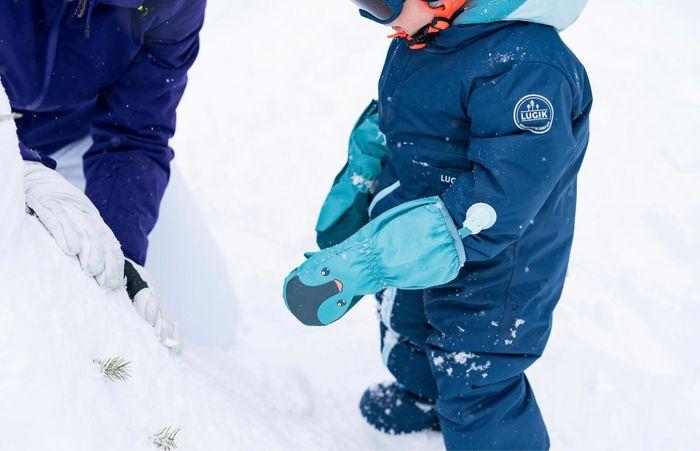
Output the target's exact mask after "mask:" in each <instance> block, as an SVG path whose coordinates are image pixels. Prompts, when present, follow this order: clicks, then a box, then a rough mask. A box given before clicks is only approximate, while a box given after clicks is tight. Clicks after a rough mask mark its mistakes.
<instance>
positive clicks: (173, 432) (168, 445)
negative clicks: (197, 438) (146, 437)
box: [152, 426, 180, 451]
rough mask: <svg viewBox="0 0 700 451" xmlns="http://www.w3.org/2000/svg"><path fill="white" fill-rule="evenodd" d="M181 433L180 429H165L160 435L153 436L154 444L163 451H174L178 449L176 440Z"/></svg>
mask: <svg viewBox="0 0 700 451" xmlns="http://www.w3.org/2000/svg"><path fill="white" fill-rule="evenodd" d="M179 432H180V428H179V427H177V428H176V427H171V426H168V427H164V428H163V429H162V430H161V431H160V432H159V433H157V434H155V435H153V436H152V438H153V444H154V445H156V446H157V447H158V448H160V449H162V450H163V451H172V450H173V449H175V448H177V444H176V443H175V438H176V437H177V434H178V433H179Z"/></svg>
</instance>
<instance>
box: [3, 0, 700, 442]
mask: <svg viewBox="0 0 700 451" xmlns="http://www.w3.org/2000/svg"><path fill="white" fill-rule="evenodd" d="M256 3H257V2H226V1H222V0H218V1H211V2H210V4H209V14H208V20H207V25H206V28H205V31H204V33H203V47H202V53H201V56H200V59H199V61H198V63H197V65H196V66H195V68H194V70H193V71H192V73H191V84H190V88H189V90H188V92H187V94H186V96H185V100H184V102H183V105H182V107H181V109H180V115H179V129H178V135H177V137H176V139H175V142H174V146H175V148H176V149H177V150H178V159H179V162H180V167H181V169H182V171H183V173H184V177H185V178H186V179H187V181H188V182H189V184H190V186H191V188H192V190H193V193H194V195H195V196H196V197H197V198H198V199H199V201H200V202H201V204H202V210H203V212H204V213H205V215H206V216H207V217H208V218H209V220H210V222H211V225H212V227H213V230H214V232H215V234H216V237H217V239H218V240H219V243H220V245H221V247H222V249H223V250H224V252H225V253H226V254H227V256H228V258H229V263H230V265H231V270H232V277H233V280H234V281H235V282H236V288H237V290H238V293H239V295H240V300H241V302H240V308H241V315H242V318H241V323H240V331H239V337H238V339H237V342H236V345H235V346H234V348H233V349H231V350H229V351H226V352H224V351H215V350H208V349H203V348H195V347H193V346H189V347H186V349H185V352H184V354H183V356H182V358H181V359H176V358H171V357H170V356H169V355H168V354H167V352H166V351H165V350H164V349H162V348H161V347H159V345H158V343H157V341H156V340H155V338H154V337H153V334H152V331H151V330H150V329H149V328H148V326H146V325H145V324H143V323H142V322H141V321H140V320H139V319H138V317H137V316H136V313H135V312H133V311H132V308H131V306H130V305H129V304H128V301H127V300H126V299H125V298H124V296H123V294H121V293H119V294H113V295H107V294H105V293H103V292H101V291H100V290H98V289H97V288H96V287H95V285H94V282H92V281H91V280H90V279H88V278H86V277H84V276H82V274H81V273H80V271H79V267H78V264H77V263H76V262H74V261H72V259H70V258H68V257H65V256H63V255H62V254H60V252H59V251H58V250H57V249H56V248H55V246H53V247H52V242H51V238H50V237H48V236H46V234H45V233H43V234H42V229H41V226H40V225H38V224H36V222H34V221H33V220H31V219H30V218H27V219H26V220H25V224H24V228H23V230H22V233H21V234H20V235H18V236H17V237H16V238H14V237H13V239H12V240H11V245H12V246H13V247H14V249H15V250H16V251H15V253H14V254H9V253H7V252H4V253H3V254H2V257H0V259H2V264H1V266H0V268H2V274H1V275H0V285H1V286H2V294H0V362H2V365H0V399H2V402H1V403H0V425H1V426H0V430H1V431H2V440H0V450H2V451H5V450H8V451H10V450H11V451H15V450H45V449H61V450H64V449H65V450H78V451H83V450H85V451H88V450H89V451H93V450H95V449H101V450H102V449H114V450H140V449H153V448H152V447H151V446H150V445H149V441H148V436H149V435H150V434H154V433H156V432H158V431H160V430H161V429H162V428H163V427H165V426H179V427H182V432H181V433H180V434H179V435H178V445H179V449H183V450H187V451H189V450H203V451H212V450H216V451H218V450H230V449H236V450H238V449H243V450H247V449H334V450H368V449H396V450H406V449H421V450H422V449H425V450H438V449H441V448H442V441H441V438H440V436H439V434H437V433H424V434H417V435H412V436H406V437H387V436H384V435H382V434H380V433H377V432H375V431H373V430H371V429H370V428H369V427H368V426H366V425H365V424H364V420H362V418H361V417H360V415H359V413H358V410H357V403H358V401H359V398H360V396H361V394H362V392H363V391H364V389H365V388H366V387H367V386H368V385H370V384H373V383H375V382H378V381H380V380H387V379H389V378H390V376H389V375H388V373H387V372H386V370H384V369H383V367H382V364H381V356H380V353H379V337H378V330H377V329H378V325H377V324H378V320H377V317H376V312H375V308H374V304H373V302H372V301H371V300H370V299H366V300H365V301H363V303H362V304H361V305H360V306H358V307H357V308H356V309H355V310H354V311H353V313H352V314H351V315H348V316H347V317H346V318H344V320H343V321H341V322H339V323H337V324H335V325H333V326H330V327H327V328H318V329H311V328H305V327H303V326H301V325H299V324H297V322H296V320H295V319H294V318H293V317H292V316H291V315H290V314H289V313H288V312H287V311H286V310H285V308H284V305H283V302H282V299H281V294H280V291H281V284H282V280H283V278H284V276H285V275H286V274H287V273H288V271H289V270H291V269H292V268H293V267H294V266H296V265H298V264H299V263H300V262H301V259H302V258H301V255H302V252H304V251H307V250H311V249H313V248H314V235H313V225H314V223H315V219H316V213H317V212H318V209H319V208H320V206H321V204H322V202H323V197H324V196H325V194H326V192H327V190H328V188H329V186H330V184H331V182H332V179H333V176H334V175H335V173H336V172H337V171H338V170H339V169H340V168H341V167H342V164H343V162H344V158H345V148H346V144H347V135H348V132H349V129H350V128H351V127H352V124H353V123H354V121H355V119H356V117H357V115H359V114H360V112H361V111H362V110H363V108H364V107H365V106H366V104H367V102H368V101H369V99H370V98H371V97H372V96H376V78H377V76H378V73H379V70H380V68H381V64H382V62H383V59H384V53H385V49H386V46H387V44H388V43H387V42H386V41H385V40H384V39H383V36H384V35H385V34H386V32H385V30H382V29H381V28H378V27H376V26H375V25H373V24H371V23H369V22H366V21H363V20H361V19H360V18H358V17H356V15H355V14H356V13H355V12H354V8H353V6H352V4H351V3H350V2H328V3H325V4H324V11H323V12H322V14H321V15H320V16H317V17H315V18H313V20H311V21H310V11H316V8H313V9H312V8H311V4H310V3H309V8H304V7H302V6H300V5H299V3H298V2H283V1H275V2H271V4H270V5H269V6H267V7H263V6H260V5H258V4H256ZM261 8H263V9H264V8H270V9H269V10H261ZM699 13H700V9H699V6H698V5H697V4H696V2H695V1H692V0H676V1H674V2H657V1H654V0H617V1H614V2H610V1H609V2H606V1H603V0H594V1H592V2H590V4H589V6H588V8H587V9H586V11H585V12H584V14H583V15H582V17H581V19H580V20H579V22H578V23H577V24H576V25H574V27H572V28H571V29H570V30H569V31H567V32H566V33H565V34H564V37H565V40H566V41H567V42H568V43H569V44H570V46H571V47H572V48H573V49H574V50H575V51H576V52H577V54H578V55H579V56H580V58H581V59H582V61H583V62H584V63H585V64H586V65H587V67H588V70H589V72H590V75H591V78H592V82H593V85H594V89H595V94H596V100H595V111H594V116H593V138H592V142H591V147H590V150H589V154H588V159H587V161H586V163H585V165H584V168H583V172H582V175H581V178H580V202H579V213H578V226H577V227H578V228H577V236H576V241H575V248H574V252H573V257H572V265H571V270H570V275H569V280H568V284H567V287H566V290H565V293H564V296H563V298H562V301H561V304H560V306H559V308H558V310H557V313H556V315H555V325H554V331H553V334H552V338H551V340H550V344H549V348H548V349H547V351H546V353H545V356H544V357H543V358H542V359H541V360H540V361H539V362H538V363H537V364H536V365H535V366H534V367H533V368H532V369H531V371H529V373H528V374H529V377H530V379H531V382H532V384H533V386H534V389H535V392H536V394H537V397H538V402H539V404H540V407H541V408H542V410H543V414H544V416H545V418H546V420H547V422H548V426H549V430H550V435H551V438H552V442H553V448H554V449H567V450H569V449H573V450H591V449H610V450H639V449H678V450H681V449H692V448H694V447H695V446H696V444H697V440H698V434H697V433H696V432H695V431H696V430H697V427H696V426H697V424H699V423H700V413H699V412H698V410H699V407H698V406H700V386H698V384H697V378H698V375H699V374H700V359H698V358H697V356H698V355H700V349H698V347H699V345H698V341H699V340H698V338H697V335H698V334H697V328H698V326H697V324H698V319H699V318H700V296H699V295H698V293H699V292H700V286H699V285H700V283H699V282H698V280H697V274H698V273H700V262H699V257H698V255H700V238H698V233H697V230H698V225H700V221H699V220H698V219H699V216H698V211H699V209H700V198H699V196H698V183H697V180H698V176H700V153H698V151H697V147H698V144H700V128H698V124H699V123H700V91H699V88H698V80H700V56H699V53H698V52H697V49H695V46H696V44H697V42H699V41H700V39H698V38H699V37H700V36H699V35H698V27H697V26H696V24H695V23H694V18H696V17H698V16H699ZM261 17H265V18H266V20H267V21H268V22H269V23H268V24H266V26H265V29H263V30H261V29H260V28H259V27H260V18H261ZM246 18H254V19H253V20H250V21H249V22H248V21H247V20H246ZM300 24H304V26H300ZM3 146H4V144H3ZM4 150H5V149H4V147H3V152H4ZM3 152H0V154H2V153H3ZM3 158H4V157H3ZM0 162H2V164H3V166H2V168H3V171H4V167H5V159H2V160H1V161H0ZM1 179H2V177H0V180H1ZM3 182H4V180H2V181H0V183H3ZM3 205H4V204H3ZM2 217H3V220H4V213H3V216H2ZM4 226H5V225H4V224H3V227H4ZM3 230H4V228H3ZM49 275H50V276H49ZM159 283H161V284H162V283H164V282H163V281H159ZM193 302H196V300H193ZM515 339H517V334H516V338H515ZM112 356H121V357H124V358H126V359H128V360H131V361H132V362H133V371H132V373H133V376H132V378H131V379H129V380H128V381H125V382H106V381H105V380H104V378H102V377H101V375H100V374H99V373H98V372H97V371H96V367H95V364H93V363H92V359H96V358H97V359H99V358H105V357H112Z"/></svg>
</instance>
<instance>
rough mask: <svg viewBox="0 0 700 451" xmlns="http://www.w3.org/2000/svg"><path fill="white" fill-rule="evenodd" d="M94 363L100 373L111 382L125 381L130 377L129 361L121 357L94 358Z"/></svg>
mask: <svg viewBox="0 0 700 451" xmlns="http://www.w3.org/2000/svg"><path fill="white" fill-rule="evenodd" d="M95 363H96V364H98V365H99V366H100V371H101V372H102V374H104V376H105V377H106V378H107V379H108V380H110V381H112V382H115V381H125V380H127V379H129V378H130V377H131V362H129V361H127V360H124V359H122V358H121V357H111V358H109V359H103V360H95Z"/></svg>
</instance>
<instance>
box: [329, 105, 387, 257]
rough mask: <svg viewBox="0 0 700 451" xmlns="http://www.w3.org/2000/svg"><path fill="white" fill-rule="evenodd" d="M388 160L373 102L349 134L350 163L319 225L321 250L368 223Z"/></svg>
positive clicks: (332, 192) (343, 171)
mask: <svg viewBox="0 0 700 451" xmlns="http://www.w3.org/2000/svg"><path fill="white" fill-rule="evenodd" d="M387 157H388V151H387V147H386V140H385V138H384V135H383V134H382V132H381V131H380V130H379V115H378V113H377V103H376V102H375V101H372V103H370V104H369V106H368V107H367V108H366V109H365V111H364V112H363V113H362V115H361V116H360V118H359V120H358V121H357V123H356V124H355V127H354V128H353V131H352V133H351V134H350V142H349V145H348V161H347V163H346V164H345V167H343V169H342V171H341V172H340V173H339V174H338V175H337V176H336V178H335V180H334V182H333V187H332V188H331V191H330V192H329V193H328V196H327V197H326V200H325V202H324V203H323V207H321V213H320V214H319V216H318V221H317V223H316V233H317V240H316V241H317V242H318V245H319V247H320V248H321V249H325V248H327V247H330V246H333V245H335V244H338V243H340V242H342V241H343V240H345V239H347V238H348V237H349V236H350V235H352V234H353V233H355V232H356V231H357V230H358V229H359V228H360V227H362V226H363V225H365V224H367V222H368V221H369V216H368V213H367V209H368V207H369V197H370V196H371V195H372V194H373V193H374V190H375V188H376V186H377V183H378V180H379V176H380V175H381V174H382V171H383V170H384V164H385V162H386V159H387Z"/></svg>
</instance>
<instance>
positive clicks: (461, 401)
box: [423, 271, 549, 450]
mask: <svg viewBox="0 0 700 451" xmlns="http://www.w3.org/2000/svg"><path fill="white" fill-rule="evenodd" d="M464 273H465V275H463V276H462V277H468V276H466V271H465V272H464ZM462 277H459V278H458V279H457V280H455V281H453V282H451V283H450V284H448V285H445V286H442V287H437V288H431V289H428V290H425V291H424V299H423V300H424V308H425V314H426V318H427V320H428V322H429V324H430V325H431V327H433V332H432V333H431V335H430V336H429V337H428V338H427V340H426V347H427V348H426V350H427V352H428V356H429V363H430V366H431V368H432V372H433V376H434V380H435V382H436V384H437V392H438V397H437V404H436V411H437V413H438V416H439V418H440V425H441V427H442V432H443V436H444V440H445V445H446V447H447V449H449V450H511V449H518V450H540V449H548V448H549V437H548V435H547V429H546V427H545V424H544V420H543V418H542V415H541V413H540V410H539V407H538V406H537V402H536V401H535V396H534V394H533V392H532V389H531V388H530V384H529V382H528V380H527V378H526V377H525V370H526V369H527V368H528V367H529V366H530V365H532V363H534V362H535V361H536V360H537V358H538V357H539V356H540V355H541V352H542V348H543V347H544V344H543V343H545V342H546V336H547V335H548V330H549V328H548V327H546V325H545V327H544V328H543V330H544V331H546V332H544V333H543V334H541V335H540V334H539V333H537V334H536V335H540V338H542V339H540V340H536V341H535V344H534V345H532V344H530V342H529V341H528V343H525V341H527V340H526V339H524V338H523V336H524V335H525V334H524V333H522V332H525V331H526V329H527V327H526V326H525V323H527V325H533V324H535V323H537V324H539V322H538V321H536V320H535V319H533V318H532V317H531V316H528V312H529V308H530V307H529V306H518V305H516V304H517V303H514V302H506V300H505V299H504V297H501V296H490V295H486V296H483V297H482V296H479V293H476V296H475V293H474V292H473V291H472V290H471V289H470V288H468V286H469V284H468V283H464V281H463V280H461V279H462ZM545 316H547V315H545ZM519 332H520V334H519Z"/></svg>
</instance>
